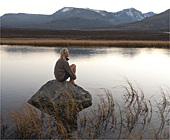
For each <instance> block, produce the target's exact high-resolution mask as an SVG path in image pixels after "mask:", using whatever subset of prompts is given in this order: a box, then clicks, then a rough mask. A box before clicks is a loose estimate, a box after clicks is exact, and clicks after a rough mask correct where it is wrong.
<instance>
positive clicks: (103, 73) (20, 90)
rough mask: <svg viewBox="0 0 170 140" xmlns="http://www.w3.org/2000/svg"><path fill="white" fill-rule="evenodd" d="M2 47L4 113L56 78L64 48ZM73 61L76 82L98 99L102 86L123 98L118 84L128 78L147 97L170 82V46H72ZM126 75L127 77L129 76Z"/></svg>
mask: <svg viewBox="0 0 170 140" xmlns="http://www.w3.org/2000/svg"><path fill="white" fill-rule="evenodd" d="M0 47H1V113H2V115H5V114H6V113H8V112H9V111H8V108H17V107H20V106H21V105H22V104H24V103H25V102H27V101H28V99H29V98H31V96H32V95H33V94H34V93H35V92H36V91H37V90H38V89H39V88H40V87H41V86H42V85H44V84H45V83H46V82H47V81H49V80H52V79H54V74H53V71H54V66H55V63H56V61H57V59H58V58H59V56H60V55H59V51H60V48H48V47H30V46H6V45H3V46H0ZM69 51H70V60H69V63H70V65H71V64H73V63H74V64H76V65H77V73H76V74H77V80H76V84H77V85H79V86H81V87H83V88H84V89H85V90H88V91H89V92H90V93H91V94H92V96H93V101H95V99H96V98H95V96H96V95H97V94H98V93H99V92H100V89H102V88H104V89H108V90H110V91H111V92H112V93H113V96H114V98H116V99H117V100H121V96H122V93H121V92H120V91H119V90H118V89H117V88H116V87H119V86H122V85H124V84H126V78H128V79H129V80H130V81H131V82H132V83H134V84H135V85H137V84H138V85H139V86H140V87H141V88H142V90H143V91H144V94H145V96H146V97H147V98H150V97H152V96H153V95H156V94H159V91H160V88H161V87H162V86H170V50H169V49H146V48H144V49H143V48H142V49H136V48H106V47H103V48H101V47H100V48H98V47H95V48H87V47H85V48H82V47H81V48H77V47H76V48H69ZM125 77H126V78H125Z"/></svg>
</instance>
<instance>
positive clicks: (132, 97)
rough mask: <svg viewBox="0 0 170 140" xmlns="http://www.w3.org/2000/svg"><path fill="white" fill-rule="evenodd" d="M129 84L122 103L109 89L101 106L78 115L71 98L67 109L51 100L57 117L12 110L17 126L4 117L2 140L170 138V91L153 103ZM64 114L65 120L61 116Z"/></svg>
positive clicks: (163, 91) (27, 108) (28, 108)
mask: <svg viewBox="0 0 170 140" xmlns="http://www.w3.org/2000/svg"><path fill="white" fill-rule="evenodd" d="M126 83H127V84H126V85H123V86H121V87H120V90H122V92H123V94H124V95H123V97H122V98H123V102H122V103H120V102H118V101H116V100H115V99H114V96H113V94H112V93H111V91H109V90H106V89H105V90H104V91H102V92H101V93H99V94H98V103H96V104H94V105H93V107H91V108H89V109H87V110H86V109H83V108H82V109H83V110H82V111H81V112H80V113H78V114H76V115H75V111H74V110H75V109H77V107H76V106H75V102H74V100H73V98H72V97H71V96H69V100H70V102H69V104H67V105H66V108H65V109H64V110H63V108H62V110H60V109H61V108H59V107H57V106H56V104H55V102H54V101H53V100H51V103H52V104H53V105H54V108H55V112H53V115H48V114H46V113H43V112H42V114H44V115H42V114H41V113H40V112H39V111H38V110H36V109H35V108H34V107H32V106H30V105H29V104H26V105H24V107H23V108H22V109H16V110H12V109H11V110H10V114H11V118H12V120H13V124H11V125H10V126H8V125H7V123H6V122H5V120H3V119H2V118H1V138H2V139H6V138H7V139H9V138H11V139H12V138H13V139H21V138H22V139H77V140H78V139H102V138H108V139H124V138H126V139H169V138H170V132H169V129H170V88H169V87H163V88H161V90H160V95H159V100H155V101H153V100H151V99H146V98H145V96H144V93H143V90H142V88H140V87H138V86H137V87H135V86H134V85H132V83H131V82H130V81H129V80H127V81H126ZM68 94H69V93H68ZM44 111H46V112H47V110H44ZM62 111H64V112H65V113H64V114H65V116H66V117H65V118H63V117H61V115H60V114H59V112H62ZM155 118H156V119H155ZM155 121H156V122H155ZM11 131H12V133H11Z"/></svg>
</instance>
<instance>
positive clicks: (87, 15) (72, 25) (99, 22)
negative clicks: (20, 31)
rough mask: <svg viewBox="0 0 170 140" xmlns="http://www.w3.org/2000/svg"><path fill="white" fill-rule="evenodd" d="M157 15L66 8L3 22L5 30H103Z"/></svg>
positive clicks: (11, 17) (7, 16) (15, 16)
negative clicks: (48, 13) (52, 12)
mask: <svg viewBox="0 0 170 140" xmlns="http://www.w3.org/2000/svg"><path fill="white" fill-rule="evenodd" d="M153 15H155V13H153V12H149V13H145V14H142V13H141V12H140V11H138V10H136V9H134V8H130V9H124V10H122V11H119V12H116V13H112V12H107V11H102V10H93V9H88V8H86V9H84V8H74V7H64V8H62V9H60V10H58V11H57V12H55V13H54V14H52V15H38V14H24V13H19V14H5V15H3V16H2V17H1V18H0V20H1V26H2V27H3V28H29V29H50V30H68V29H90V30H91V29H103V28H110V27H111V26H112V25H119V24H125V23H131V22H135V21H141V20H143V19H145V18H147V17H150V16H153Z"/></svg>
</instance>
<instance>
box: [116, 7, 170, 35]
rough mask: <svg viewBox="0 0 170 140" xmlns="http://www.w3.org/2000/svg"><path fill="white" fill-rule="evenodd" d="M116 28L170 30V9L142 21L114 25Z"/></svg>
mask: <svg viewBox="0 0 170 140" xmlns="http://www.w3.org/2000/svg"><path fill="white" fill-rule="evenodd" d="M114 29H121V30H164V31H167V32H168V31H169V29H170V9H169V10H167V11H165V12H163V13H160V14H157V15H154V16H152V17H148V18H146V19H144V20H142V21H138V22H134V23H129V24H124V25H118V26H114Z"/></svg>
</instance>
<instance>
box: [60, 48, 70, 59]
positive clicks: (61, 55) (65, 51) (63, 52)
mask: <svg viewBox="0 0 170 140" xmlns="http://www.w3.org/2000/svg"><path fill="white" fill-rule="evenodd" d="M67 52H69V51H68V49H67V48H63V49H61V50H60V58H61V59H64V60H66V58H65V54H66V53H67Z"/></svg>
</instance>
